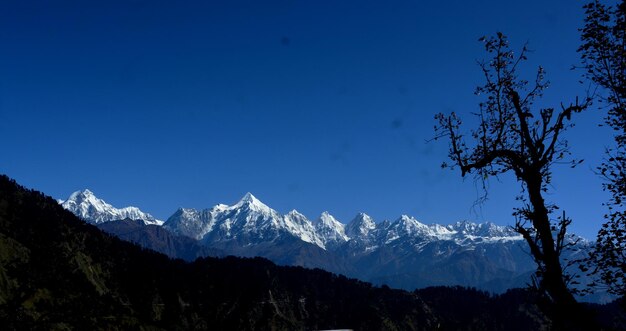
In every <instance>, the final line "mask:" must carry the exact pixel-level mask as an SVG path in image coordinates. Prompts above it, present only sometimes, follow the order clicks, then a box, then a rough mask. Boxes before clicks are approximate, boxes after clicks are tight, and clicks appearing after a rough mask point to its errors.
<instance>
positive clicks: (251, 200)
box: [233, 192, 271, 212]
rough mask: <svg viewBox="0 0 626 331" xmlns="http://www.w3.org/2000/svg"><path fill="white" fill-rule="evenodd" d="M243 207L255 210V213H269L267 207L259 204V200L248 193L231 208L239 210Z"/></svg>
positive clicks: (261, 203)
mask: <svg viewBox="0 0 626 331" xmlns="http://www.w3.org/2000/svg"><path fill="white" fill-rule="evenodd" d="M243 206H247V207H249V208H250V209H252V210H257V211H266V212H269V211H271V209H270V207H268V206H267V205H266V204H264V203H263V202H261V200H259V199H257V198H256V197H255V196H254V195H252V193H250V192H248V193H246V194H245V195H244V196H243V197H242V198H241V200H239V202H237V203H236V204H235V205H234V206H233V207H235V208H239V207H243Z"/></svg>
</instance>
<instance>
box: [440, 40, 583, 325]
mask: <svg viewBox="0 0 626 331" xmlns="http://www.w3.org/2000/svg"><path fill="white" fill-rule="evenodd" d="M481 41H482V42H484V46H485V50H486V52H487V54H488V55H489V56H490V59H489V60H487V61H482V62H479V65H480V67H481V69H482V71H483V74H484V77H485V84H484V85H481V86H479V87H477V89H476V92H475V94H476V95H480V96H483V97H484V100H483V101H482V102H481V103H480V104H479V107H478V111H477V112H475V113H474V114H473V115H475V117H476V119H477V126H476V127H475V128H474V129H473V130H471V131H470V132H469V136H467V135H465V134H463V133H462V131H461V118H460V117H459V116H458V115H457V114H455V113H452V114H450V115H444V114H441V113H440V114H437V115H436V119H437V120H438V125H437V126H436V127H435V131H436V139H439V138H444V137H445V138H447V139H448V140H449V144H450V149H449V158H450V159H451V160H452V162H453V164H452V166H453V167H458V168H460V170H461V175H462V176H465V175H467V174H473V175H474V176H475V177H476V179H477V180H479V181H482V182H483V187H486V186H484V183H485V180H487V179H488V178H489V177H493V176H498V175H500V174H503V173H507V172H513V173H514V174H515V176H516V178H517V181H518V182H519V183H520V184H521V193H520V195H519V196H518V197H517V199H518V200H520V201H521V202H522V206H521V207H519V208H517V209H516V210H515V212H514V216H515V219H516V224H515V229H516V230H517V231H518V232H519V233H520V234H521V235H522V236H523V237H524V239H525V240H526V242H527V243H528V246H529V247H530V253H531V254H532V256H533V258H534V260H535V261H536V263H537V266H538V270H537V275H538V276H539V277H538V279H539V284H538V285H539V288H540V289H541V290H542V291H543V292H544V293H545V294H547V296H548V297H549V299H550V300H551V301H552V302H553V303H554V304H555V306H557V307H562V308H563V307H571V306H574V305H576V300H575V299H574V297H573V295H572V293H571V292H570V291H569V290H568V287H567V282H568V277H566V275H565V274H564V272H563V267H562V265H561V261H560V259H559V256H560V253H561V252H562V250H563V249H564V248H566V247H567V246H568V245H569V244H568V243H567V241H566V240H565V239H566V238H565V235H566V229H567V226H568V225H569V224H570V223H571V220H570V219H569V218H567V217H565V215H564V214H563V216H561V217H558V218H553V217H552V214H553V212H554V211H555V210H556V209H557V206H556V205H554V204H551V203H548V202H546V201H545V199H544V196H543V195H544V193H546V192H547V190H548V185H549V184H550V183H551V181H552V166H553V165H554V164H555V163H559V162H565V160H566V159H567V158H568V156H569V152H568V145H567V142H566V141H565V140H564V139H563V138H562V134H563V132H564V131H565V130H566V129H567V128H568V127H570V126H572V124H571V122H570V119H571V116H572V115H574V114H576V113H579V112H581V111H583V110H584V109H586V108H587V106H588V104H589V99H587V98H586V99H585V100H584V102H582V103H579V101H578V98H577V99H576V101H575V102H574V103H572V104H570V105H568V106H564V105H563V104H561V105H560V108H559V109H558V110H555V109H554V108H540V109H537V108H538V107H536V106H534V102H535V101H536V100H538V99H540V98H541V97H542V95H543V91H544V89H545V88H546V87H547V86H548V82H547V81H546V80H545V78H544V74H545V72H544V69H543V68H541V67H539V69H538V70H537V73H536V76H535V77H534V81H532V82H531V83H529V82H528V81H526V80H524V79H522V78H520V76H519V75H518V72H517V71H518V67H519V66H520V64H521V63H523V62H524V61H525V60H526V59H527V58H526V54H527V48H526V46H524V48H523V49H522V50H521V52H520V53H519V54H518V55H516V54H514V52H513V51H512V50H511V49H510V47H509V44H508V41H507V38H506V36H504V35H503V34H502V33H498V34H497V35H496V36H494V37H489V38H486V37H483V38H481ZM568 162H571V164H572V166H574V165H576V164H578V163H580V161H576V160H570V161H568ZM443 166H444V167H446V166H447V164H445V163H444V164H443ZM570 244H571V243H570ZM560 311H561V312H564V311H566V310H565V309H560ZM557 318H558V317H557Z"/></svg>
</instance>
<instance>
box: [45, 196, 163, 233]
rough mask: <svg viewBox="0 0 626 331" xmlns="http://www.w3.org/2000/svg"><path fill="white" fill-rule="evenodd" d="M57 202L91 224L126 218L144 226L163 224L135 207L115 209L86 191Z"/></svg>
mask: <svg viewBox="0 0 626 331" xmlns="http://www.w3.org/2000/svg"><path fill="white" fill-rule="evenodd" d="M57 202H59V204H60V205H61V206H62V207H63V208H65V209H67V210H69V211H71V212H72V213H74V215H76V216H78V217H79V218H81V219H82V220H84V221H86V222H88V223H92V224H100V223H104V222H110V221H116V220H123V219H126V218H129V219H133V220H142V221H143V222H144V223H145V224H155V225H162V224H163V221H160V220H157V219H156V218H154V217H153V216H152V215H150V214H148V213H144V212H142V211H141V210H139V208H137V207H124V208H121V209H118V208H115V207H113V206H111V205H110V204H108V203H106V202H105V201H104V200H102V199H99V198H98V197H96V196H95V194H93V192H91V191H89V190H87V189H85V190H82V191H76V192H74V193H72V195H70V197H69V198H68V199H67V200H57Z"/></svg>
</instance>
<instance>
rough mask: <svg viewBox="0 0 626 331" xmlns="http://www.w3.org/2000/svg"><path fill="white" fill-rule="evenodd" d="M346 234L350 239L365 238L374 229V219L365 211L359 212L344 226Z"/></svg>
mask: <svg viewBox="0 0 626 331" xmlns="http://www.w3.org/2000/svg"><path fill="white" fill-rule="evenodd" d="M345 229H346V236H348V237H349V238H350V239H353V240H354V239H357V238H360V239H366V238H368V237H370V236H371V235H372V234H373V232H374V231H375V229H376V223H375V222H374V220H373V219H372V218H371V217H370V216H369V215H367V214H365V213H359V214H358V215H357V216H356V217H355V218H354V219H353V220H352V221H351V222H350V223H348V225H347V226H346V228H345Z"/></svg>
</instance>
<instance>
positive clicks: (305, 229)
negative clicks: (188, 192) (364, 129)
mask: <svg viewBox="0 0 626 331" xmlns="http://www.w3.org/2000/svg"><path fill="white" fill-rule="evenodd" d="M164 227H165V228H167V229H168V230H170V231H172V232H174V233H176V234H181V235H185V236H188V237H191V238H194V239H197V240H205V241H212V242H216V241H224V240H231V239H238V240H248V241H250V244H255V243H260V242H262V241H273V240H277V239H279V238H281V236H284V235H285V234H288V235H291V236H293V237H296V238H299V239H301V240H302V241H305V242H308V243H311V244H314V245H317V246H319V247H322V248H325V245H324V241H323V240H321V239H320V237H319V236H318V234H317V232H316V229H315V228H314V226H313V224H312V223H311V222H310V221H309V220H308V219H307V218H306V217H305V216H304V215H302V214H300V213H298V212H297V211H295V210H293V211H291V212H290V213H288V214H287V215H281V214H280V213H278V212H277V211H275V210H274V209H271V208H270V207H268V206H267V205H265V204H264V203H263V202H261V201H260V200H258V199H257V198H256V197H255V196H254V195H252V194H251V193H246V195H245V196H244V197H243V198H241V200H239V202H237V203H236V204H234V205H231V206H228V205H217V206H215V207H213V208H211V209H208V210H202V211H197V210H195V209H180V210H179V211H177V212H176V213H175V214H174V215H172V216H171V217H170V218H168V220H167V221H166V222H165V224H164Z"/></svg>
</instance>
